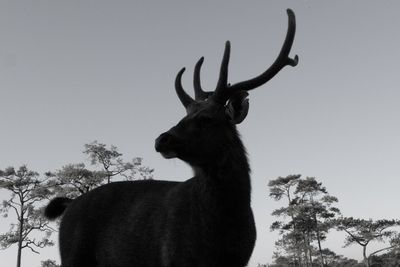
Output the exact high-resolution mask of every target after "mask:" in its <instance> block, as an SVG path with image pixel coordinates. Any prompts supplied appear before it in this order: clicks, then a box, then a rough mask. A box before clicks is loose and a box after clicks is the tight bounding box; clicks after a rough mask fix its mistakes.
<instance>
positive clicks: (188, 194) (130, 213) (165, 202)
mask: <svg viewBox="0 0 400 267" xmlns="http://www.w3.org/2000/svg"><path fill="white" fill-rule="evenodd" d="M287 14H288V24H289V25H288V30H287V34H286V38H285V41H284V44H283V46H282V48H281V51H280V53H279V56H278V57H277V59H276V60H275V62H274V63H273V64H272V65H271V67H269V68H268V69H267V70H266V71H264V72H263V73H262V74H261V75H259V76H257V77H255V78H253V79H250V80H247V81H243V82H239V83H236V84H233V85H231V84H229V83H228V81H227V79H228V63H229V56H230V43H229V41H227V42H226V45H225V51H224V55H223V59H222V63H221V68H220V74H219V79H218V82H217V86H216V89H215V91H211V92H207V91H204V90H203V89H202V87H201V84H200V69H201V66H202V64H203V58H201V59H200V60H199V61H198V62H197V64H196V66H195V70H194V89H195V98H194V99H193V98H192V97H191V96H189V95H188V94H187V93H186V92H185V91H184V89H183V87H182V84H181V77H182V74H183V72H184V70H185V68H183V69H182V70H181V71H179V73H178V75H177V76H176V80H175V89H176V93H177V95H178V97H179V99H180V101H181V102H182V104H183V106H184V107H185V108H186V112H187V115H186V116H185V117H184V118H183V119H181V120H180V121H179V123H178V124H177V125H176V126H174V127H172V128H171V129H170V130H169V131H167V132H165V133H163V134H161V135H160V136H159V137H158V138H157V139H156V141H155V149H156V151H158V152H160V153H161V154H162V155H163V156H164V157H165V158H179V159H181V160H183V161H185V162H187V163H188V164H189V165H190V166H191V167H192V168H193V170H194V177H193V178H191V179H189V180H186V181H185V182H171V181H156V180H146V181H124V182H115V183H110V184H107V185H103V186H100V187H98V188H96V189H94V190H92V191H90V192H88V193H86V194H84V195H82V196H80V197H78V198H76V199H74V200H72V199H68V198H63V197H58V198H55V199H53V200H52V201H51V202H50V203H49V205H48V206H47V207H46V210H45V216H46V217H47V218H49V219H55V218H57V217H59V216H61V215H62V214H63V218H62V220H61V225H60V235H59V239H60V240H59V241H60V252H61V260H62V266H63V267H95V266H96V267H111V266H112V267H128V266H129V267H132V266H135V267H151V266H157V267H158V266H161V267H183V266H185V267H189V266H190V267H196V266H198V267H212V266H218V267H221V266H229V267H243V266H246V264H247V263H248V261H249V258H250V256H251V254H252V251H253V248H254V244H255V240H256V228H255V223H254V218H253V213H252V209H251V205H250V200H251V184H250V167H249V163H248V160H247V156H246V151H245V148H244V146H243V143H242V141H241V140H240V136H239V134H238V132H237V129H236V124H238V123H240V122H242V121H243V120H244V119H245V118H246V115H247V113H248V109H249V102H248V99H247V96H248V93H247V91H249V90H252V89H254V88H256V87H259V86H261V85H263V84H265V83H266V82H267V81H269V80H270V79H271V78H272V77H274V76H275V75H276V74H277V73H278V72H279V71H280V70H281V69H282V68H283V67H285V66H287V65H290V66H296V65H297V63H298V57H297V55H296V56H295V57H294V58H293V59H292V58H290V57H289V52H290V49H291V47H292V44H293V40H294V35H295V27H296V23H295V16H294V13H293V11H291V10H290V9H288V10H287Z"/></svg>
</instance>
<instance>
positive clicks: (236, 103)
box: [225, 91, 249, 124]
mask: <svg viewBox="0 0 400 267" xmlns="http://www.w3.org/2000/svg"><path fill="white" fill-rule="evenodd" d="M248 95H249V94H248V93H247V92H246V91H239V92H238V93H236V94H235V95H234V96H232V97H231V98H230V99H229V101H228V103H227V104H226V106H225V113H226V115H227V116H228V117H229V119H230V120H231V121H232V123H234V124H239V123H241V122H242V121H243V120H244V119H245V118H246V116H247V113H248V112H249V99H247V96H248Z"/></svg>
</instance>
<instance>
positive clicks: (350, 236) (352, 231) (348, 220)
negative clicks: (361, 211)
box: [336, 217, 400, 267]
mask: <svg viewBox="0 0 400 267" xmlns="http://www.w3.org/2000/svg"><path fill="white" fill-rule="evenodd" d="M336 224H337V228H338V230H341V231H345V232H346V233H347V237H346V240H345V246H350V245H352V244H358V245H360V246H362V248H363V259H364V265H365V266H367V267H370V266H371V262H370V258H371V257H372V256H374V255H376V254H378V253H380V252H383V251H388V250H391V249H395V248H397V249H398V248H400V234H399V232H398V231H395V230H394V229H393V228H394V227H396V226H400V221H398V220H386V219H384V220H376V221H374V220H372V219H369V220H365V219H356V218H353V217H344V218H340V219H338V220H337V222H336ZM372 241H378V242H385V241H389V244H388V246H386V247H384V248H381V249H378V250H376V251H373V252H372V253H370V254H369V255H367V246H368V245H369V244H370V243H371V242H372Z"/></svg>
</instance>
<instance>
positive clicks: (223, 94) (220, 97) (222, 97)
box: [175, 9, 299, 108]
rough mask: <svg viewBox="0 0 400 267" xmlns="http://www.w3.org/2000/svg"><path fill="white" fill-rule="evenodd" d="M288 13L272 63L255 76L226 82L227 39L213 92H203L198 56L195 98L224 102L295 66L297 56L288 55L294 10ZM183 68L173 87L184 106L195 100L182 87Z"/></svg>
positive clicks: (290, 45) (292, 33)
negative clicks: (235, 81) (285, 29)
mask: <svg viewBox="0 0 400 267" xmlns="http://www.w3.org/2000/svg"><path fill="white" fill-rule="evenodd" d="M287 14H288V30H287V33H286V38H285V41H284V43H283V46H282V48H281V51H280V52H279V55H278V57H277V58H276V59H275V61H274V63H273V64H272V65H271V66H270V67H269V68H268V69H267V70H266V71H264V72H263V73H262V74H260V75H258V76H257V77H255V78H253V79H250V80H247V81H242V82H239V83H236V84H233V85H230V84H228V65H229V56H230V48H231V46H230V42H229V41H227V42H226V43H225V51H224V56H223V58H222V62H221V68H220V73H219V78H218V82H217V86H216V89H215V91H214V92H205V91H203V89H202V88H201V85H200V69H201V66H202V64H203V61H204V58H203V57H202V58H200V60H199V61H198V62H197V64H196V66H195V70H194V77H193V85H194V89H195V99H196V100H205V99H207V98H209V97H210V96H212V99H213V101H215V102H219V103H222V104H225V101H226V100H227V99H229V98H230V96H232V95H234V94H236V93H237V92H238V91H243V90H244V91H249V90H252V89H254V88H257V87H259V86H261V85H263V84H265V83H267V82H268V81H269V80H270V79H272V78H273V77H274V76H275V75H276V74H277V73H278V72H279V71H280V70H281V69H283V68H284V67H285V66H288V65H289V66H292V67H294V66H296V65H297V64H298V62H299V57H298V56H297V55H295V57H294V58H290V57H289V53H290V49H291V48H292V45H293V40H294V35H295V32H296V18H295V15H294V12H293V11H292V10H291V9H287ZM184 70H185V68H183V69H182V70H181V71H180V72H179V73H178V75H177V76H176V80H175V89H176V92H177V94H178V97H179V99H180V100H181V102H182V104H183V105H184V106H185V108H187V107H188V105H189V104H190V103H192V102H195V101H196V100H194V99H193V98H191V97H190V96H189V95H188V94H187V93H186V92H185V91H184V90H183V87H182V83H181V78H182V74H183V71H184Z"/></svg>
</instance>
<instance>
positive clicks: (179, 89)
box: [175, 68, 194, 109]
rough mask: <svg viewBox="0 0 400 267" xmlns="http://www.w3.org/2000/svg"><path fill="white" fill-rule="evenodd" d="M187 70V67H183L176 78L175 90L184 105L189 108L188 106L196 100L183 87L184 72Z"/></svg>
mask: <svg viewBox="0 0 400 267" xmlns="http://www.w3.org/2000/svg"><path fill="white" fill-rule="evenodd" d="M184 71H185V68H182V69H181V70H180V71H179V72H178V74H177V75H176V79H175V91H176V94H177V95H178V97H179V99H180V100H181V102H182V104H183V106H184V107H185V108H186V109H187V108H188V106H189V105H190V104H191V103H193V102H194V100H193V98H191V97H190V96H189V95H188V94H187V93H186V92H185V90H184V89H183V87H182V81H181V80H182V74H183V72H184Z"/></svg>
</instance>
